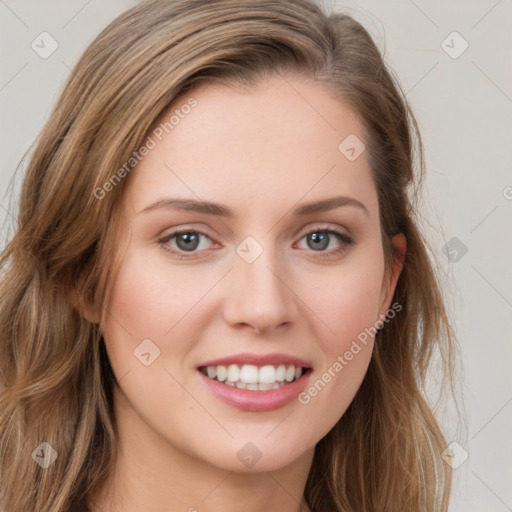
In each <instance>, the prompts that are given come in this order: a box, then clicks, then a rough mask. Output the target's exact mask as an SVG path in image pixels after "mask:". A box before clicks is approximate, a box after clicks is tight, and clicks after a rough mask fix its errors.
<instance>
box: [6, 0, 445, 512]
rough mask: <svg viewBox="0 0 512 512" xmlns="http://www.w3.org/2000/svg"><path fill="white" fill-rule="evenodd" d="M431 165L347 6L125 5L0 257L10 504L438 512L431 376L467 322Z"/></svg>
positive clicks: (66, 109) (32, 172)
mask: <svg viewBox="0 0 512 512" xmlns="http://www.w3.org/2000/svg"><path fill="white" fill-rule="evenodd" d="M413 130H414V131H415V133H416V135H417V155H418V162H416V163H417V165H415V163H414V161H413V157H414V154H415V153H414V144H413V133H412V131H413ZM422 172H423V157H422V152H421V138H420V136H419V133H417V125H416V122H415V120H414V117H413V115H412V113H411V112H410V110H409V107H408V105H407V102H406V101H405V98H404V97H403V94H401V92H400V88H399V86H398V84H397V83H395V81H394V80H393V79H392V76H391V74H390V72H389V71H388V70H387V68H386V66H385V65H384V62H383V59H382V57H381V55H380V53H379V51H378V49H377V48H376V46H375V44H374V43H373V41H372V39H371V37H370V36H369V34H368V33H367V32H366V31H365V30H364V28H363V27H362V26H361V25H360V24H359V23H357V22H356V21H355V20H353V19H352V18H351V17H349V16H347V15H344V14H341V13H333V14H331V15H327V14H325V13H324V12H322V10H321V9H320V8H319V7H318V6H317V5H316V4H314V3H313V2H312V1H310V0H297V1H295V2H287V1H285V0H280V1H275V0H272V1H266V0H264V1H262V0H248V1H246V2H244V6H243V9H242V8H241V7H240V5H239V3H238V2H233V1H232V0H214V1H209V2H195V1H193V0H173V1H168V0H167V1H164V0H156V1H149V2H143V3H141V4H139V5H137V6H135V7H134V8H132V9H130V10H128V11H127V12H125V13H124V14H122V15H121V16H120V17H119V18H117V19H116V20H114V21H113V22H112V23H111V24H110V25H109V26H108V27H107V28H106V29H105V30H104V31H103V32H102V33H101V34H100V35H99V36H98V37H97V38H96V40H95V41H94V42H93V43H92V44H91V45H90V46H89V48H87V50H86V51H85V53H84V54H83V56H82V57H81V59H80V61H79V62H78V64H77V65H76V67H75V69H74V70H73V72H72V73H71V77H70V78H69V81H68V83H67V84H66V86H65V88H64V91H63V92H62V95H61V97H60V99H59V101H58V102H57V105H56V106H55V108H54V110H53V112H52V114H51V116H50V119H49V121H48V122H47V124H46V126H45V127H44V129H43V131H42V133H41V135H40V137H39V140H38V142H37V146H36V148H35V150H34V152H33V154H32V155H31V161H30V165H29V166H28V169H27V175H26V178H25V181H24V186H23V189H22V193H21V203H20V212H19V225H18V230H17V232H16V234H15V236H14V238H13V239H12V241H11V242H10V243H9V244H8V246H7V248H6V250H5V251H4V253H3V255H2V258H1V268H2V270H3V275H2V282H1V288H0V290H1V291H0V293H1V309H0V322H1V325H2V341H1V345H0V346H1V358H0V361H1V362H0V365H1V366H0V368H1V371H2V390H1V395H0V415H1V416H0V433H1V442H2V446H1V467H2V472H1V477H0V503H1V507H2V508H1V510H2V512H18V511H26V510H38V511H46V510H48V511H49V510H52V511H53V512H64V511H66V512H67V511H73V510H89V511H91V512H93V511H94V512H96V511H103V512H110V511H115V510H123V511H126V512H131V511H135V510H137V511H139V510H145V511H150V512H152V511H164V510H166V511H167V510H172V511H175V510H188V511H194V510H198V511H201V510H205V511H206V510H208V511H217V510H223V511H229V510H235V508H236V509H237V510H238V509H240V506H242V505H243V507H244V510H246V511H259V510H284V511H290V512H291V511H299V510H303V511H304V510H305V511H310V512H320V511H322V512H323V511H340V512H341V511H343V512H346V511H357V512H363V511H365V512H367V511H377V510H378V511H394V512H396V511H408V512H411V511H426V510H428V511H446V510H447V506H448V499H449V492H450V483H451V473H450V468H449V467H448V466H447V465H445V464H443V462H442V460H441V456H440V454H441V452H442V451H443V450H444V449H445V447H446V444H447V443H446V441H445V439H444V438H443V434H442V432H441V430H440V428H439V425H438V422H437V421H436V418H435V417H434V415H433V413H432V411H431V409H430V407H429V405H428V404H427V401H426V399H425V394H424V391H423V387H424V382H425V379H426V377H427V375H428V373H429V367H430V366H429V363H430V360H431V357H432V354H433V350H434V348H436V347H439V348H440V349H441V351H440V353H441V355H442V357H443V362H444V371H445V374H444V377H449V372H450V369H451V366H452V356H451V354H452V350H453V340H452V338H453V336H452V332H451V329H450V326H449V323H448V321H447V318H446V314H445V309H444V306H443V301H442V297H441V294H440V291H439V287H438V284H437V281H436V278H435V275H434V271H433V267H432V265H431V262H430V260H429V258H428V254H427V251H426V243H425V242H424V240H423V238H422V236H421V234H420V232H419V231H418V228H417V225H416V223H415V208H414V204H415V198H416V194H417V186H418V185H419V184H420V182H421V178H422ZM411 187H416V188H414V189H412V190H411ZM247 496H250V497H251V498H250V500H247Z"/></svg>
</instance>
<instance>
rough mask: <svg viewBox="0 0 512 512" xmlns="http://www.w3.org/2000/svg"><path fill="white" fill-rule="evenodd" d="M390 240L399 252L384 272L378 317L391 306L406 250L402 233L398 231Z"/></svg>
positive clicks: (405, 240)
mask: <svg viewBox="0 0 512 512" xmlns="http://www.w3.org/2000/svg"><path fill="white" fill-rule="evenodd" d="M391 242H392V244H393V246H394V247H395V248H396V249H397V250H398V251H399V253H400V254H399V255H397V256H395V257H394V258H393V262H392V264H391V269H390V271H389V272H386V273H385V275H384V279H383V281H382V288H381V293H380V302H379V315H381V316H379V318H383V317H384V316H385V315H386V312H387V311H388V309H389V308H390V306H391V301H392V300H393V295H394V293H395V288H396V283H397V282H398V278H399V276H400V273H401V272H402V268H403V265H404V261H405V253H406V250H407V239H406V238H405V235H404V234H403V233H398V234H397V235H395V236H394V237H393V238H392V240H391Z"/></svg>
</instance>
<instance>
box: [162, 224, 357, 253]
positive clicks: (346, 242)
mask: <svg viewBox="0 0 512 512" xmlns="http://www.w3.org/2000/svg"><path fill="white" fill-rule="evenodd" d="M183 233H194V234H196V235H202V236H205V237H207V238H210V237H209V236H208V235H207V234H205V233H202V232H201V231H196V230H194V229H182V230H179V231H174V232H172V233H170V234H167V235H165V236H163V237H162V238H159V239H158V243H159V244H160V245H161V246H162V249H163V250H164V251H167V252H169V253H171V254H173V255H174V256H177V257H178V258H180V259H187V258H193V257H194V256H192V255H193V254H195V252H191V253H190V254H191V256H188V255H187V256H186V255H185V254H186V253H185V252H182V251H177V250H175V249H170V248H169V244H168V242H169V241H170V240H172V239H173V238H175V237H176V236H178V235H181V234H183ZM312 233H328V234H330V235H334V236H335V237H336V238H337V239H338V241H340V242H341V243H342V245H341V247H340V248H339V249H334V250H331V251H329V252H325V251H312V252H318V255H319V257H320V258H333V257H335V256H338V255H340V254H342V253H344V252H345V251H346V250H347V249H348V248H349V247H350V246H351V245H353V243H354V240H353V239H352V238H351V237H349V236H348V235H347V234H346V233H343V232H341V231H338V230H337V229H335V228H321V227H316V228H313V229H310V230H309V231H306V232H305V233H304V234H303V235H302V237H301V238H300V240H302V239H303V238H304V237H306V236H307V235H310V234H312Z"/></svg>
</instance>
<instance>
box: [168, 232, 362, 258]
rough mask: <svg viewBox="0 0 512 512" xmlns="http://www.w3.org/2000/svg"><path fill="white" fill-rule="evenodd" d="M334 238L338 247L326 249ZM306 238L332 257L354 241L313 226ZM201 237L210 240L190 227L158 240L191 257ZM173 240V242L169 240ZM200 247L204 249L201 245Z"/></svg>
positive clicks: (323, 255)
mask: <svg viewBox="0 0 512 512" xmlns="http://www.w3.org/2000/svg"><path fill="white" fill-rule="evenodd" d="M333 236H334V238H335V239H336V240H337V241H338V242H339V244H340V247H339V248H337V249H333V250H330V251H326V250H325V249H327V248H328V247H329V245H330V243H331V241H332V239H333ZM304 238H307V242H308V243H309V244H310V245H309V247H310V248H311V250H312V251H313V252H315V253H318V255H319V256H320V257H321V258H332V257H335V256H337V255H339V254H341V253H343V252H345V251H346V250H347V249H348V247H349V246H350V245H352V244H353V243H354V241H353V240H352V238H351V237H349V236H348V235H347V234H345V233H342V232H340V231H337V230H336V229H332V228H330V229H322V228H314V229H311V230H309V231H308V232H307V233H305V234H304V235H303V236H302V237H301V239H300V240H302V239H304ZM201 239H208V240H211V239H210V237H209V236H208V235H206V234H205V233H201V232H200V231H195V230H192V229H189V230H181V231H174V232H172V233H170V234H168V235H165V236H164V237H162V238H160V239H159V240H158V243H159V244H160V245H161V246H162V248H163V249H164V250H165V251H167V252H169V253H171V254H173V255H175V256H177V257H178V258H191V257H193V254H195V253H196V252H199V250H198V249H201V247H200V245H201ZM173 240H174V244H171V243H170V242H171V241H173ZM202 249H205V247H203V248H202ZM187 253H189V254H187Z"/></svg>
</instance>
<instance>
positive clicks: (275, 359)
mask: <svg viewBox="0 0 512 512" xmlns="http://www.w3.org/2000/svg"><path fill="white" fill-rule="evenodd" d="M229 364H238V365H243V364H253V365H256V366H264V365H269V364H271V365H280V364H284V365H293V366H295V367H299V366H300V367H301V368H310V367H311V364H310V363H308V362H307V361H304V359H300V358H298V357H295V356H290V355H288V354H251V353H249V352H244V353H240V354H233V355H231V356H227V357H221V358H219V359H212V360H210V361H206V362H204V363H202V364H200V365H199V366H198V368H201V367H202V366H219V365H223V366H226V365H229Z"/></svg>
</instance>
